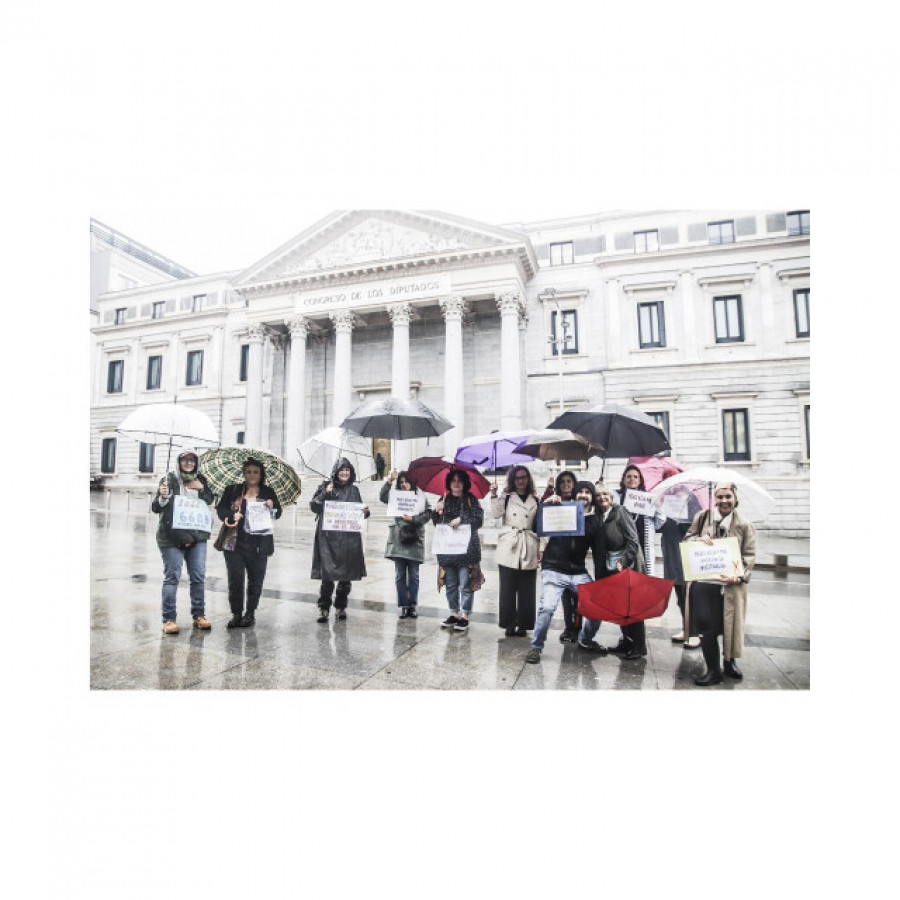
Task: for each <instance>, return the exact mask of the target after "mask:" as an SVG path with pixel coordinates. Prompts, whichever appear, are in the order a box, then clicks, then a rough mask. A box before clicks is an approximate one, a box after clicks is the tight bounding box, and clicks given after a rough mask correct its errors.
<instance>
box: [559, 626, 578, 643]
mask: <svg viewBox="0 0 900 900" xmlns="http://www.w3.org/2000/svg"><path fill="white" fill-rule="evenodd" d="M577 640H578V632H577V631H573V630H572V629H571V628H564V629H563V633H562V634H561V635H560V636H559V642H560V643H561V644H574V643H575V641H577Z"/></svg>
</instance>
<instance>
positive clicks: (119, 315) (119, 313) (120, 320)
mask: <svg viewBox="0 0 900 900" xmlns="http://www.w3.org/2000/svg"><path fill="white" fill-rule="evenodd" d="M124 324H125V307H124V306H123V307H122V308H121V309H117V310H116V325H124Z"/></svg>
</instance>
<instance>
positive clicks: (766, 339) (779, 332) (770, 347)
mask: <svg viewBox="0 0 900 900" xmlns="http://www.w3.org/2000/svg"><path fill="white" fill-rule="evenodd" d="M757 272H758V276H757V279H756V282H755V289H756V296H757V297H758V303H759V312H760V319H759V321H761V323H762V328H761V329H760V333H759V334H749V335H748V338H749V339H750V340H752V341H756V342H758V343H759V344H760V345H761V350H762V353H763V354H764V355H765V356H774V355H775V354H776V353H777V352H778V350H779V348H780V347H781V346H782V342H783V340H784V334H785V331H784V323H783V322H778V321H777V317H776V313H775V290H776V288H775V286H774V279H773V277H772V266H771V264H770V263H767V262H764V263H760V264H759V265H758V266H757ZM747 318H748V316H747V312H746V311H745V312H744V321H745V322H746V320H747ZM788 333H790V332H788Z"/></svg>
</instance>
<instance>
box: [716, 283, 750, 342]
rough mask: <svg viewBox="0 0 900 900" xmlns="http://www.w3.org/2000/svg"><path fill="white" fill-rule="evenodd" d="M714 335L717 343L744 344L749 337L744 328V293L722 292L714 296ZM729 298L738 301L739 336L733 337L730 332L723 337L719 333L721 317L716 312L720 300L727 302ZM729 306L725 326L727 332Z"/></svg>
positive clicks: (726, 308)
mask: <svg viewBox="0 0 900 900" xmlns="http://www.w3.org/2000/svg"><path fill="white" fill-rule="evenodd" d="M712 299H713V335H714V337H715V339H716V343H717V344H742V343H744V342H745V341H746V339H747V334H746V331H745V329H744V295H743V294H720V295H718V296H714V297H713V298H712ZM729 300H736V301H737V314H738V329H739V334H738V337H732V336H731V335H730V333H728V334H726V336H725V337H721V336H720V335H719V318H718V316H717V314H716V310H717V306H718V304H719V303H720V302H722V303H727V301H729ZM728 318H729V317H728V307H727V305H726V306H725V327H726V332H728V331H729V324H728Z"/></svg>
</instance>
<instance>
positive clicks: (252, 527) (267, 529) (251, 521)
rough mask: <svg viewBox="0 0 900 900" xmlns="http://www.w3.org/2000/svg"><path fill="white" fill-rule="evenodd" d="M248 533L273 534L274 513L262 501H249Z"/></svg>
mask: <svg viewBox="0 0 900 900" xmlns="http://www.w3.org/2000/svg"><path fill="white" fill-rule="evenodd" d="M247 531H249V532H250V533H251V534H272V533H273V529H272V511H271V510H270V509H269V507H268V506H266V504H265V503H264V502H263V501H262V500H248V501H247Z"/></svg>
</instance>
